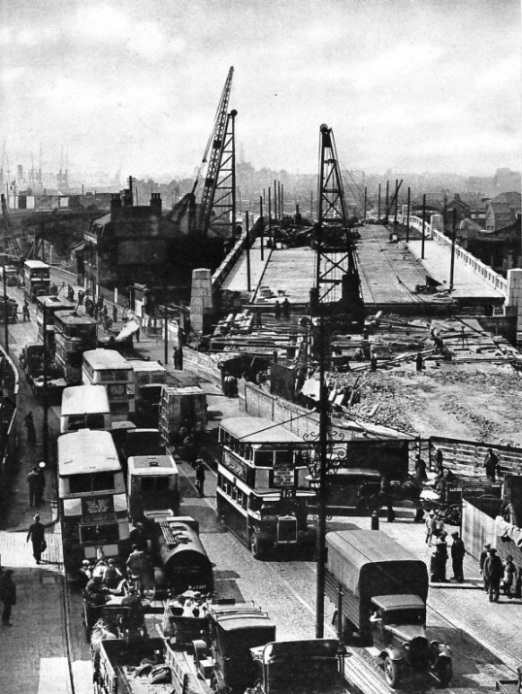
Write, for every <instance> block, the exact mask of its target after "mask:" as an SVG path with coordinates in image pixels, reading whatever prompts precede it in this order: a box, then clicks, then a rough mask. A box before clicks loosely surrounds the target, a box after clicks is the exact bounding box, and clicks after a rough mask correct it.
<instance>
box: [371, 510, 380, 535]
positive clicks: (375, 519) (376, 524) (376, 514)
mask: <svg viewBox="0 0 522 694" xmlns="http://www.w3.org/2000/svg"><path fill="white" fill-rule="evenodd" d="M371 522H372V525H371V529H372V530H379V511H374V512H373V513H372V521H371Z"/></svg>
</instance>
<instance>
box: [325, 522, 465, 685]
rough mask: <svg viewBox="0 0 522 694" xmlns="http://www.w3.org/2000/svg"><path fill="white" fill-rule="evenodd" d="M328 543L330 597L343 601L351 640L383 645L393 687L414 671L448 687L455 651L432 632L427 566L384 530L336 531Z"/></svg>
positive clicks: (341, 621) (341, 624) (342, 626)
mask: <svg viewBox="0 0 522 694" xmlns="http://www.w3.org/2000/svg"><path fill="white" fill-rule="evenodd" d="M326 545H327V562H326V569H325V571H326V595H327V596H328V597H329V598H330V600H332V602H334V604H336V605H337V626H338V632H339V634H342V635H343V636H344V639H345V641H346V642H347V643H349V642H354V643H357V642H358V644H359V645H362V646H373V648H374V649H377V653H378V657H379V661H380V663H381V664H382V666H383V668H384V676H385V679H386V681H387V683H388V684H389V685H390V686H391V687H393V688H395V687H397V686H398V685H399V683H400V681H401V679H402V678H403V677H404V675H405V674H406V673H407V671H408V670H416V671H417V672H421V673H432V674H434V675H435V676H436V677H437V679H438V680H439V682H440V684H441V685H442V686H447V685H448V684H449V683H450V681H451V678H452V674H453V667H452V654H451V649H450V648H449V646H448V645H447V644H445V643H439V642H438V641H431V642H429V641H428V637H427V634H426V600H427V597H428V569H427V566H426V564H425V563H424V562H423V561H421V560H420V559H417V557H415V556H414V555H413V554H411V553H410V552H409V551H407V550H406V549H404V547H402V545H400V544H398V543H397V542H395V541H394V540H393V539H392V538H390V537H389V536H388V535H387V534H386V533H384V532H381V531H378V530H343V531H339V532H331V533H328V534H327V535H326ZM355 635H357V636H358V639H357V641H355V640H354V637H355Z"/></svg>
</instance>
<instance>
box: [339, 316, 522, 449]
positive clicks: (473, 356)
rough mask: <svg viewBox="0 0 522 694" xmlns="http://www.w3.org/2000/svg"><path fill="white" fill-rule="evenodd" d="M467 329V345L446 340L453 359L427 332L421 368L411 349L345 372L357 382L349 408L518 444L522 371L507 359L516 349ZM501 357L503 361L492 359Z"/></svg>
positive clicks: (360, 414)
mask: <svg viewBox="0 0 522 694" xmlns="http://www.w3.org/2000/svg"><path fill="white" fill-rule="evenodd" d="M450 327H451V326H450ZM450 327H447V328H446V329H447V333H446V334H447V335H450V334H451V333H450V332H449V330H450ZM441 332H442V334H443V327H441ZM470 335H471V337H470V342H469V345H467V346H466V349H460V348H459V346H458V345H457V344H456V342H455V341H453V343H452V340H451V339H447V340H446V341H445V342H446V345H447V347H448V349H449V351H450V352H451V353H452V360H451V361H445V360H443V359H441V358H440V357H439V356H438V355H437V354H436V353H435V351H434V350H433V349H430V348H432V341H431V339H430V337H429V334H426V335H425V336H423V339H422V349H424V350H425V352H424V354H425V362H424V366H425V368H424V370H423V371H422V372H421V373H417V372H416V370H415V352H410V353H409V354H407V355H406V360H405V361H404V362H402V363H401V364H397V365H395V366H387V365H386V363H385V362H384V361H383V362H381V364H380V365H379V368H378V370H377V371H376V372H370V371H367V372H365V373H364V374H363V375H362V376H361V375H359V374H357V373H356V372H349V373H348V374H345V375H343V376H342V377H341V381H342V382H344V383H345V384H346V385H348V386H353V384H354V383H356V382H357V384H358V387H359V402H358V403H357V404H356V405H353V406H352V407H350V409H349V414H350V415H351V416H353V417H355V418H357V419H358V418H360V419H362V420H364V419H367V420H368V421H371V422H373V423H376V424H381V425H385V426H389V427H393V428H395V429H398V430H399V431H401V432H404V433H407V434H412V435H416V436H421V437H429V436H448V437H450V438H459V439H471V440H475V441H480V442H488V443H496V444H500V445H511V446H522V427H521V425H520V420H521V417H520V415H521V405H522V395H521V385H522V375H521V373H520V372H519V371H516V370H515V369H514V368H513V366H511V364H510V363H509V359H510V358H511V357H513V355H514V354H515V353H516V350H514V348H512V347H511V346H510V345H507V343H505V342H504V343H503V342H502V341H500V342H499V341H498V339H497V338H493V336H490V335H487V334H486V333H484V332H483V331H479V330H477V331H476V332H475V333H473V334H472V333H470ZM403 357H404V353H403ZM504 357H505V358H506V362H505V363H503V364H502V363H495V360H499V359H502V358H504Z"/></svg>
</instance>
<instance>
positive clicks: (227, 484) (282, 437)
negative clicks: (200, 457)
mask: <svg viewBox="0 0 522 694" xmlns="http://www.w3.org/2000/svg"><path fill="white" fill-rule="evenodd" d="M219 441H220V443H221V461H220V462H219V464H218V482H217V509H218V513H219V516H220V518H221V520H222V521H223V523H224V524H225V525H226V526H227V527H228V528H229V529H230V530H231V531H232V532H233V533H234V534H235V535H237V537H238V538H239V539H240V540H242V541H243V542H244V543H245V544H246V545H247V546H248V547H250V549H251V551H252V554H253V555H254V557H256V558H258V559H261V558H262V557H263V556H264V555H265V554H266V552H267V551H269V550H270V549H274V548H277V547H287V548H290V547H293V548H298V547H303V546H310V545H313V543H314V541H315V529H314V528H313V527H312V526H309V525H308V505H309V504H310V503H311V502H313V501H314V498H315V492H314V491H312V490H310V489H309V488H308V483H307V481H306V477H307V475H308V468H307V466H306V460H307V459H308V457H309V455H308V454H309V452H310V447H311V446H310V443H307V442H306V441H304V440H303V439H302V438H300V437H299V436H296V435H295V434H293V433H292V432H290V431H287V430H286V429H284V428H283V427H282V426H281V425H278V424H274V422H272V421H270V420H268V419H262V418H259V417H233V418H229V419H224V420H223V421H222V422H221V425H220V427H219Z"/></svg>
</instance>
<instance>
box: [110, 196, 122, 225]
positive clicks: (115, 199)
mask: <svg viewBox="0 0 522 694" xmlns="http://www.w3.org/2000/svg"><path fill="white" fill-rule="evenodd" d="M120 214H121V197H120V194H119V193H113V194H112V195H111V219H114V217H117V216H119V215H120Z"/></svg>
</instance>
